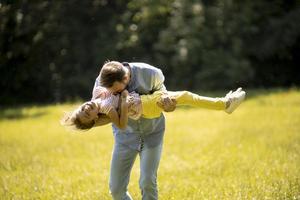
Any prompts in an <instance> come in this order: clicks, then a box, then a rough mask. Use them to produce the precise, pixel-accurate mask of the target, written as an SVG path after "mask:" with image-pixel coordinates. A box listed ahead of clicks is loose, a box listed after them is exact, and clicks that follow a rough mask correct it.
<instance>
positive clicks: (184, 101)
mask: <svg viewBox="0 0 300 200" xmlns="http://www.w3.org/2000/svg"><path fill="white" fill-rule="evenodd" d="M168 95H170V96H171V98H175V99H176V101H177V105H187V106H192V107H198V108H206V109H212V110H225V108H226V102H227V101H226V99H225V98H211V97H205V96H199V95H197V94H195V93H192V92H189V91H177V92H170V91H168Z"/></svg>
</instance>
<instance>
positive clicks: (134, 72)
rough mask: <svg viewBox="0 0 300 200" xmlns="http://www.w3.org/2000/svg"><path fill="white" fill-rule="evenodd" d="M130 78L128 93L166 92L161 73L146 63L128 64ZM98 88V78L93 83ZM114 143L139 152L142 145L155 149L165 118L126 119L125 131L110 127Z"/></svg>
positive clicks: (161, 138)
mask: <svg viewBox="0 0 300 200" xmlns="http://www.w3.org/2000/svg"><path fill="white" fill-rule="evenodd" d="M129 65H130V69H131V78H130V82H129V84H128V86H127V88H126V89H127V90H128V92H132V91H135V92H137V93H139V94H140V95H143V94H152V93H153V92H155V91H159V90H163V91H166V87H165V85H164V75H163V73H162V71H161V70H160V69H158V68H155V67H153V66H151V65H148V64H146V63H129ZM96 86H100V82H99V77H98V78H97V79H96V81H95V86H94V87H96ZM112 128H113V134H114V137H115V142H116V143H121V144H124V145H127V146H128V147H130V148H132V149H135V150H138V151H140V150H141V148H142V145H145V146H147V147H155V146H157V145H159V144H160V143H161V142H162V140H163V136H164V131H165V117H164V115H163V114H161V116H160V117H158V118H155V119H146V118H143V117H141V118H140V119H138V120H132V119H130V118H128V125H127V128H126V129H125V130H121V129H118V128H117V127H116V126H115V125H112Z"/></svg>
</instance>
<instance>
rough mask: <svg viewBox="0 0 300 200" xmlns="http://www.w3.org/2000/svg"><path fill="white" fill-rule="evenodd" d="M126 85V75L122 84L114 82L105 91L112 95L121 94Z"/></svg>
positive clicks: (127, 79)
mask: <svg viewBox="0 0 300 200" xmlns="http://www.w3.org/2000/svg"><path fill="white" fill-rule="evenodd" d="M128 83H129V77H128V75H125V76H124V79H123V81H122V82H120V81H115V82H114V84H113V85H112V86H111V87H110V88H107V90H108V91H110V92H111V93H113V94H118V93H121V92H122V91H123V90H124V89H125V88H126V87H127V85H128Z"/></svg>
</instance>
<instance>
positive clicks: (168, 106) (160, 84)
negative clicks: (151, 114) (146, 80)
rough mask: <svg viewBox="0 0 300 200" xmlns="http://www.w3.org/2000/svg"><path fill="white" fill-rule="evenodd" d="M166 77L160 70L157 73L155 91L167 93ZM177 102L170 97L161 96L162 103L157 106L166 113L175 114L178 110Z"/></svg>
mask: <svg viewBox="0 0 300 200" xmlns="http://www.w3.org/2000/svg"><path fill="white" fill-rule="evenodd" d="M164 81H165V77H164V75H163V73H162V71H161V70H160V69H159V70H158V71H157V72H156V73H155V83H154V87H153V90H154V91H165V92H167V89H166V86H165V85H164ZM176 104H177V102H176V100H175V99H171V98H170V97H169V96H168V95H162V96H161V102H158V103H157V106H159V107H160V108H162V109H163V110H164V111H165V112H173V111H174V110H175V108H176Z"/></svg>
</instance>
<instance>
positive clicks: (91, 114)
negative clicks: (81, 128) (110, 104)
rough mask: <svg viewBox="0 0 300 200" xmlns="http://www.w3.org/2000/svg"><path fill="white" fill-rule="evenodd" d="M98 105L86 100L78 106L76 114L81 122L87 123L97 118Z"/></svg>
mask: <svg viewBox="0 0 300 200" xmlns="http://www.w3.org/2000/svg"><path fill="white" fill-rule="evenodd" d="M98 113H99V107H98V104H97V103H95V102H93V101H88V102H86V103H84V104H82V105H81V106H80V107H79V110H78V113H77V116H78V117H79V118H80V121H81V122H82V123H86V122H87V123H88V122H91V121H92V120H95V119H98Z"/></svg>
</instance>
